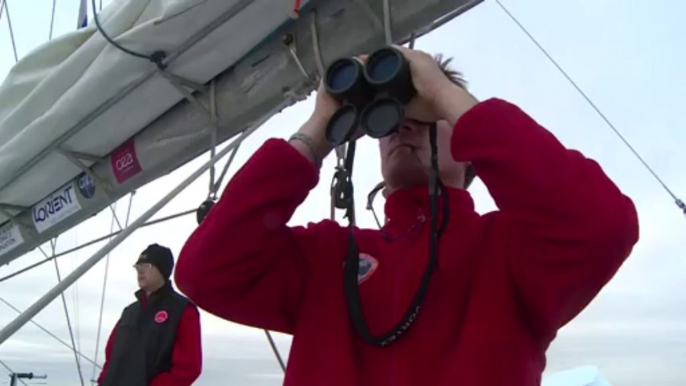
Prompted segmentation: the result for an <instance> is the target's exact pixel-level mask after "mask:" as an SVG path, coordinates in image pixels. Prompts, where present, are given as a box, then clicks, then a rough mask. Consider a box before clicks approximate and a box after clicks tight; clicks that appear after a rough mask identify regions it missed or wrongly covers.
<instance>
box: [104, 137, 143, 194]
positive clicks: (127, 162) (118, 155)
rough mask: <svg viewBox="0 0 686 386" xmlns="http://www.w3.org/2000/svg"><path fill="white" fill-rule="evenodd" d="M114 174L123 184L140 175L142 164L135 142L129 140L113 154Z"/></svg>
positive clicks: (111, 160) (111, 161)
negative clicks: (139, 160)
mask: <svg viewBox="0 0 686 386" xmlns="http://www.w3.org/2000/svg"><path fill="white" fill-rule="evenodd" d="M110 163H111V165H112V172H113V173H114V178H116V179H117V182H118V183H120V184H122V183H124V182H125V181H127V180H128V179H129V178H131V177H133V176H135V175H136V174H138V173H140V171H141V170H142V169H141V164H140V163H139V162H138V156H137V155H136V147H135V146H134V143H133V140H129V141H127V142H126V143H124V144H123V145H121V146H119V147H118V148H117V149H115V150H114V151H113V152H112V155H111V157H110Z"/></svg>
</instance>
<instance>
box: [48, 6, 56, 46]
mask: <svg viewBox="0 0 686 386" xmlns="http://www.w3.org/2000/svg"><path fill="white" fill-rule="evenodd" d="M56 6H57V0H52V16H50V34H49V35H48V40H52V30H53V27H54V26H55V8H56Z"/></svg>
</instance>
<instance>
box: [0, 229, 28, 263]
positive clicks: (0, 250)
mask: <svg viewBox="0 0 686 386" xmlns="http://www.w3.org/2000/svg"><path fill="white" fill-rule="evenodd" d="M23 242H24V238H23V237H21V231H20V230H19V227H17V226H16V225H14V223H12V222H8V223H7V224H5V225H3V226H0V256H2V255H4V254H5V253H7V252H9V251H11V250H13V249H14V248H16V247H18V246H19V245H21V243H23Z"/></svg>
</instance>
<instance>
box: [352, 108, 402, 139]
mask: <svg viewBox="0 0 686 386" xmlns="http://www.w3.org/2000/svg"><path fill="white" fill-rule="evenodd" d="M403 117H404V112H403V106H402V105H401V104H400V102H398V101H397V100H395V99H393V98H383V99H377V100H375V101H374V102H372V103H371V104H370V105H369V106H367V108H365V109H364V111H363V112H362V127H363V129H364V131H365V133H367V135H369V136H370V137H372V138H377V139H378V138H383V137H385V136H387V135H390V134H392V133H393V132H395V131H396V130H397V129H398V128H399V127H400V125H401V123H402V120H403Z"/></svg>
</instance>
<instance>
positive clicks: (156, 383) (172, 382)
mask: <svg viewBox="0 0 686 386" xmlns="http://www.w3.org/2000/svg"><path fill="white" fill-rule="evenodd" d="M201 370H202V343H201V337H200V313H199V312H198V309H197V308H196V307H195V306H193V305H189V306H187V307H186V308H185V309H184V311H183V314H182V315H181V321H180V322H179V327H178V329H177V332H176V341H175V342H174V349H173V351H172V368H171V370H170V371H169V372H166V373H162V374H159V375H158V376H156V377H155V378H154V379H153V380H152V382H151V383H150V386H190V385H192V384H193V382H195V380H196V379H198V377H199V376H200V372H201Z"/></svg>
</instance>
